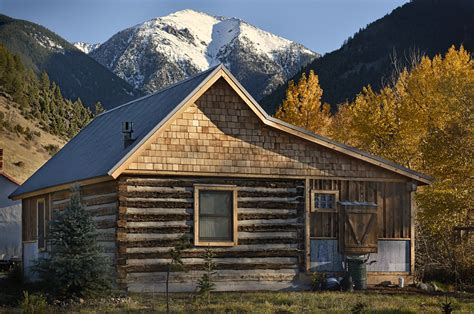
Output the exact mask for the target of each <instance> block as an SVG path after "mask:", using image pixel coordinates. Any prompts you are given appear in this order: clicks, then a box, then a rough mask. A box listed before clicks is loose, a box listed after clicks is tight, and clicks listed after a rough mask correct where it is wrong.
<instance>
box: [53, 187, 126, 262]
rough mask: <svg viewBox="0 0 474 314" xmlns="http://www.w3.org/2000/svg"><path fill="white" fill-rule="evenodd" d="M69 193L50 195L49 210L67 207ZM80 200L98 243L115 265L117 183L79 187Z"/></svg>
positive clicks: (60, 192) (67, 191) (62, 192)
mask: <svg viewBox="0 0 474 314" xmlns="http://www.w3.org/2000/svg"><path fill="white" fill-rule="evenodd" d="M70 196H71V192H70V191H69V190H63V191H58V192H53V193H51V196H50V197H51V208H52V209H53V211H55V210H64V209H65V208H66V206H68V205H69V202H70ZM81 200H82V204H83V205H84V206H85V208H86V211H88V212H89V213H90V214H91V215H92V217H93V219H94V221H95V222H96V226H97V229H98V232H99V237H98V242H99V244H100V245H101V246H102V247H103V248H104V252H105V254H106V255H107V256H109V257H110V259H111V260H112V263H114V264H115V258H116V250H117V247H116V241H115V235H116V229H117V228H116V227H117V212H118V194H117V182H116V181H108V182H103V183H97V184H92V185H88V186H84V187H81Z"/></svg>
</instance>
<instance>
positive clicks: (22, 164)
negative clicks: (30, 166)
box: [13, 160, 25, 168]
mask: <svg viewBox="0 0 474 314" xmlns="http://www.w3.org/2000/svg"><path fill="white" fill-rule="evenodd" d="M13 164H14V165H15V166H17V167H19V168H23V167H24V166H25V162H23V161H21V160H19V161H16V162H14V163H13Z"/></svg>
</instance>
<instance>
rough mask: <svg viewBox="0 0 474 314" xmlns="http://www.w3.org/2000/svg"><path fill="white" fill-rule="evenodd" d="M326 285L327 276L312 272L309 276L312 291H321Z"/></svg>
mask: <svg viewBox="0 0 474 314" xmlns="http://www.w3.org/2000/svg"><path fill="white" fill-rule="evenodd" d="M326 285H327V274H326V273H318V272H313V274H312V276H311V290H313V291H319V290H323V289H324V287H325V286H326Z"/></svg>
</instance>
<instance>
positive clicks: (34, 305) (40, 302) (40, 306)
mask: <svg viewBox="0 0 474 314" xmlns="http://www.w3.org/2000/svg"><path fill="white" fill-rule="evenodd" d="M20 307H21V310H22V312H23V313H48V311H47V309H48V302H46V297H45V296H44V295H42V294H29V293H28V291H23V300H22V301H21V303H20Z"/></svg>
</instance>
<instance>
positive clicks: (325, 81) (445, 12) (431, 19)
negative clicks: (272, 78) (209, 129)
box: [261, 0, 474, 114]
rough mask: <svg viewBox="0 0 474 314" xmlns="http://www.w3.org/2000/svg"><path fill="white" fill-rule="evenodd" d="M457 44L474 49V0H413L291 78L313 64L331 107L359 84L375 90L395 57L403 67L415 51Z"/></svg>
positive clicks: (269, 104) (272, 102)
mask: <svg viewBox="0 0 474 314" xmlns="http://www.w3.org/2000/svg"><path fill="white" fill-rule="evenodd" d="M461 44H463V45H464V47H465V48H466V49H467V50H468V51H474V1H466V0H451V1H444V0H414V1H412V2H410V3H407V4H405V5H403V6H402V7H399V8H397V9H395V10H393V11H392V12H391V13H390V14H388V15H386V16H384V17H383V18H381V19H379V20H377V21H375V22H373V23H371V24H369V25H368V26H367V27H366V28H365V29H362V30H360V31H359V32H357V33H356V34H355V35H354V36H353V37H352V38H349V39H348V40H347V42H345V43H344V44H343V45H342V47H341V48H340V49H338V50H336V51H334V52H331V53H329V54H326V55H324V56H323V57H321V58H318V59H315V60H314V61H313V62H312V63H310V64H309V65H308V66H306V67H305V68H304V69H303V70H302V71H300V72H298V73H297V74H296V75H295V76H294V77H293V78H292V80H295V81H297V80H298V79H299V78H300V77H301V74H302V72H303V71H304V72H309V70H311V69H313V70H314V71H315V72H316V74H318V76H319V82H320V85H321V87H322V88H323V91H324V93H323V101H325V102H328V103H330V104H331V105H332V108H333V110H336V108H337V104H339V103H341V102H344V101H345V100H346V99H347V100H352V99H353V98H354V97H355V95H356V94H357V93H359V92H360V91H361V89H362V87H363V86H366V85H368V84H370V85H371V86H372V87H373V88H374V89H375V90H377V89H379V88H380V86H382V85H383V84H386V83H387V82H388V81H389V79H390V77H391V74H392V73H393V69H394V66H393V60H394V59H395V60H397V63H398V64H399V65H401V66H405V65H407V64H409V59H410V56H411V55H412V54H413V52H414V51H415V52H417V53H418V54H420V53H422V54H426V55H428V56H430V57H432V56H434V55H435V54H438V53H445V52H446V51H447V50H448V48H449V47H450V46H451V45H456V46H459V45H461ZM286 88H287V83H286V84H284V85H282V86H280V87H279V88H278V89H277V90H276V91H275V92H273V93H272V94H271V95H269V96H267V97H265V98H264V99H263V100H262V101H261V104H262V105H263V107H264V108H265V109H266V110H267V112H269V113H271V114H273V113H274V112H275V110H276V107H277V106H278V105H279V104H281V102H282V99H283V98H284V96H285V91H286Z"/></svg>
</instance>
